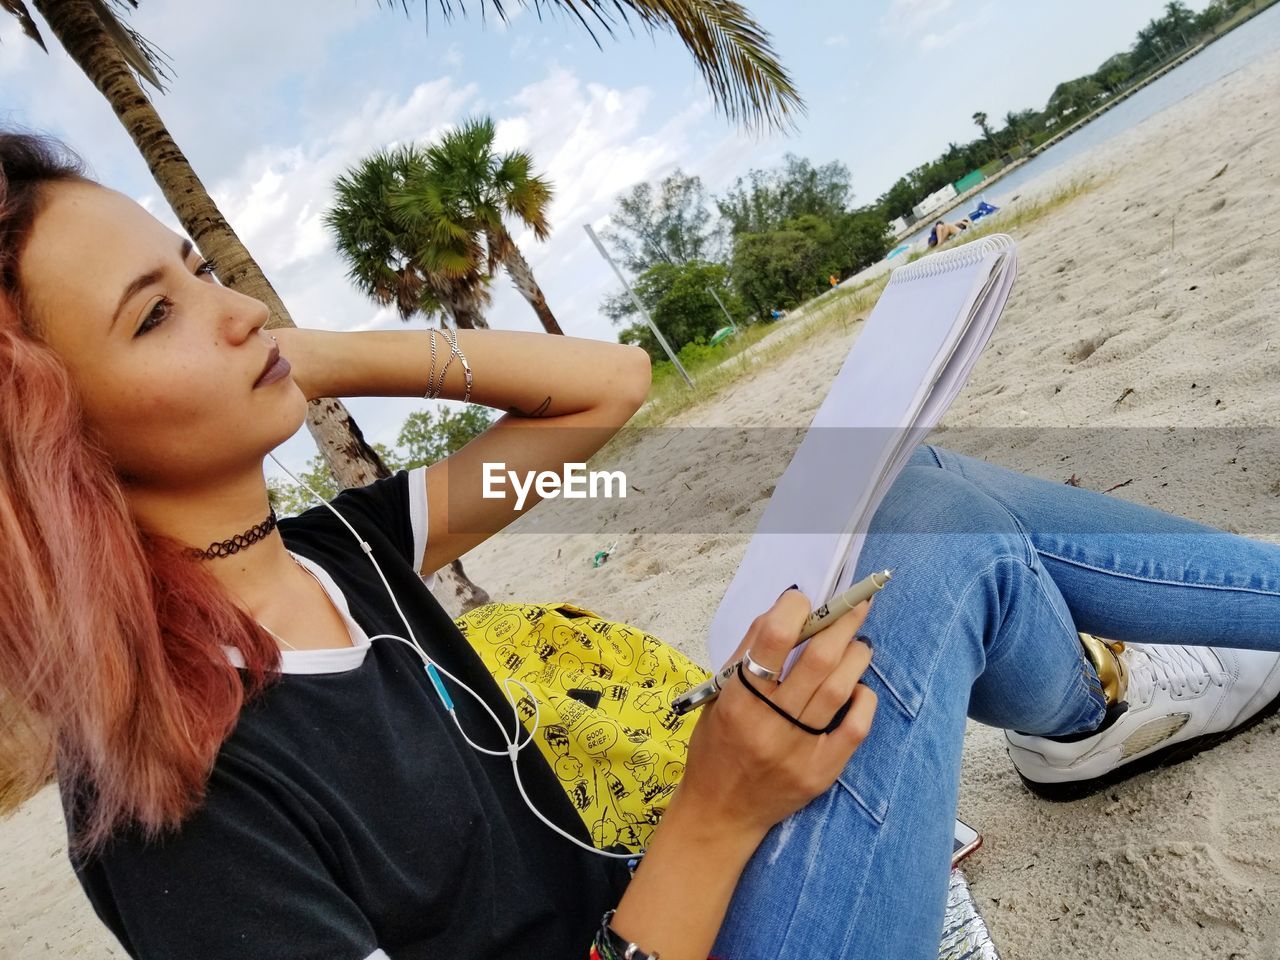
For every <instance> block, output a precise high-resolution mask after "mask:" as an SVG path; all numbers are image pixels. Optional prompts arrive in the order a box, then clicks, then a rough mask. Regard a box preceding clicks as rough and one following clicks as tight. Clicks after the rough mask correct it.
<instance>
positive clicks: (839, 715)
mask: <svg viewBox="0 0 1280 960" xmlns="http://www.w3.org/2000/svg"><path fill="white" fill-rule="evenodd" d="M735 672H736V673H737V674H738V679H739V680H741V681H742V685H743V686H744V687H746V688H747V689H748V690H750V691H751V692H752V693H753V694H755V696H756V697H758V698H759V699H760V701H761V702H762V703H763V704H764V705H765V706H766V707H768V708H769V709H770V710H772V711H773V712H774V713H776V714H777V715H778V716H780V717H782V718H783V719H784V720H786V721H788V722H789V723H792V724H794V725H795V726H797V727H799V728H800V729H801V730H803V731H804V732H805V733H812V734H813V735H814V736H819V735H821V734H824V733H830V732H831V731H832V730H834V729H835V728H836V727H838V726H840V723H841V721H842V720H844V717H845V714H847V713H848V712H849V708H850V707H851V706H853V700H852V698H850V700H849V701H848V702H847V703H844V704H842V705H841V707H840V709H839V710H837V711H836V713H835V716H834V717H832V718H831V722H830V723H828V724H827V725H826V726H825V727H811V726H809V724H807V723H805V722H804V721H803V720H799V719H797V718H796V717H793V716H792V715H791V714H789V713H787V711H785V710H783V709H782V708H781V707H780V706H778V705H777V704H776V703H774V702H773V701H772V700H770V699H769V698H768V697H766V696H765V695H764V694H763V693H761V692H760V691H759V690H757V689H756V688H755V687H753V686H752V685H751V681H750V680H748V679H747V678H746V676H744V675H743V672H742V664H741V663H739V664H738V669H737V670H736V671H735Z"/></svg>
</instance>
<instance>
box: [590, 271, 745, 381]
mask: <svg viewBox="0 0 1280 960" xmlns="http://www.w3.org/2000/svg"><path fill="white" fill-rule="evenodd" d="M634 289H635V292H636V296H637V297H638V298H639V300H640V302H641V303H643V304H644V306H645V309H646V310H648V312H649V316H651V317H652V318H653V322H654V324H655V325H656V326H657V327H658V329H659V330H661V331H662V335H663V336H664V337H666V339H667V342H668V343H669V344H670V345H671V349H673V350H676V351H678V350H680V348H681V347H683V346H684V345H685V344H686V343H694V342H697V341H698V340H700V339H701V340H702V341H704V342H705V340H706V339H707V338H709V337H710V336H711V334H713V333H714V332H715V331H716V330H718V329H719V328H720V327H723V326H724V325H725V323H726V321H725V317H724V313H723V312H722V311H721V310H720V306H719V304H717V303H716V301H715V297H713V296H712V294H711V291H713V290H714V291H715V294H716V296H718V297H719V298H720V300H721V302H723V303H724V306H725V309H726V310H728V311H729V314H730V316H732V317H733V318H734V319H735V320H741V319H742V317H743V316H744V315H745V313H746V310H745V308H744V307H743V305H742V302H741V301H740V300H739V298H738V296H737V293H736V292H735V291H734V289H733V287H732V285H731V284H730V283H729V271H728V268H726V267H725V266H724V264H720V263H709V262H707V261H705V260H691V261H689V262H688V263H655V264H654V265H653V266H651V267H650V268H649V269H647V270H646V271H644V273H642V274H640V275H639V276H638V277H637V278H636V282H635V286H634ZM602 310H603V312H604V313H605V315H606V316H608V317H609V318H610V319H611V320H612V321H613V322H614V323H615V324H620V323H623V322H624V321H627V320H632V319H636V320H637V322H636V323H633V324H631V325H630V326H628V327H626V328H624V329H623V330H622V331H621V333H620V334H619V335H618V339H619V340H620V341H621V342H622V343H633V344H636V345H637V346H641V347H643V348H644V349H645V350H647V351H648V352H649V356H650V357H652V358H653V359H654V360H655V361H657V362H660V361H663V360H666V359H667V355H666V353H665V352H664V351H663V350H662V347H661V346H660V345H659V344H658V341H657V339H656V338H655V337H654V336H653V331H652V330H650V329H649V325H648V324H647V323H645V322H644V321H643V320H642V319H638V314H639V311H638V310H637V308H636V305H635V302H634V301H632V299H631V298H630V297H629V296H627V295H626V294H625V293H624V294H622V295H621V296H617V297H612V298H610V299H608V300H606V301H605V303H604V304H603V305H602Z"/></svg>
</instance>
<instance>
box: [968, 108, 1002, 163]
mask: <svg viewBox="0 0 1280 960" xmlns="http://www.w3.org/2000/svg"><path fill="white" fill-rule="evenodd" d="M973 122H974V123H976V124H977V125H978V129H979V130H981V131H982V135H983V136H984V137H985V138H986V140H987V143H989V144H991V149H992V150H994V151H995V152H996V154H997V155H999V154H1000V152H1001V150H1000V145H999V144H997V143H996V138H995V135H994V134H992V132H991V126H990V124H988V123H987V115H986V114H985V113H983V112H982V111H981V110H979V111H977V112H976V113H975V114H974V115H973Z"/></svg>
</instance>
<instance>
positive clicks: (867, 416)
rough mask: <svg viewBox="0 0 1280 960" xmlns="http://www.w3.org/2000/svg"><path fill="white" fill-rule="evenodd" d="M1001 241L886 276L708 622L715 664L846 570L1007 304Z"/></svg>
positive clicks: (1009, 258) (1009, 256)
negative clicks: (785, 607)
mask: <svg viewBox="0 0 1280 960" xmlns="http://www.w3.org/2000/svg"><path fill="white" fill-rule="evenodd" d="M1014 263H1015V261H1014V257H1013V248H1012V240H1010V239H1009V238H1008V237H1005V236H1003V235H996V236H993V237H987V238H984V239H983V240H979V241H974V242H972V243H969V244H966V245H965V246H963V247H959V248H957V249H955V250H951V251H947V252H945V253H940V254H933V255H931V256H929V257H925V258H923V259H921V260H919V261H917V262H916V263H913V264H909V265H907V266H905V267H900V268H898V269H897V270H895V271H894V273H893V276H892V277H891V279H890V281H889V284H888V285H887V286H886V287H885V290H884V292H883V293H882V294H881V295H880V299H879V301H877V303H876V305H875V308H874V309H873V310H872V311H871V315H870V316H869V317H868V318H867V320H866V324H865V326H864V328H863V330H862V332H861V334H860V335H859V336H858V338H857V339H856V340H855V341H854V344H853V347H852V349H851V350H850V351H849V354H848V356H847V357H846V358H845V361H844V364H843V365H842V366H841V368H840V372H839V373H838V374H837V375H836V378H835V380H834V381H833V382H832V384H831V387H830V389H829V390H828V392H827V396H826V398H825V399H824V400H823V402H822V405H821V406H820V407H819V408H818V411H817V413H815V414H814V417H813V420H812V422H811V423H810V426H809V429H808V432H807V433H806V434H805V436H804V438H803V439H802V440H801V442H800V445H799V446H798V447H797V449H796V453H795V456H794V457H792V459H791V463H790V464H789V465H788V466H787V469H786V470H785V471H784V472H783V475H782V477H781V478H780V479H779V480H778V483H777V485H776V486H775V488H774V492H773V496H772V497H771V498H770V500H769V503H768V505H767V506H766V507H765V511H764V514H763V515H762V516H761V518H760V522H759V524H758V525H757V527H756V532H755V533H754V534H753V535H752V538H751V541H750V543H749V544H748V545H747V550H746V553H745V555H744V556H743V560H742V563H741V565H740V566H739V568H738V570H737V573H736V574H735V575H734V578H733V580H732V582H731V583H730V584H729V587H728V589H727V590H726V591H725V594H724V597H723V599H722V600H721V602H720V606H719V608H718V609H717V610H716V613H715V616H714V617H713V619H712V622H711V629H710V633H709V636H708V647H709V651H710V654H711V660H712V665H713V666H719V665H721V664H723V663H725V662H727V660H728V658H729V657H730V656H731V655H732V653H733V651H734V650H735V649H736V648H737V646H738V644H739V643H740V642H741V641H742V638H743V637H744V636H745V635H746V632H747V628H748V627H749V626H750V625H751V621H752V620H754V619H755V618H756V617H757V616H759V615H760V614H761V613H763V612H764V611H765V610H767V609H768V608H769V607H770V606H772V604H773V602H774V601H775V600H776V599H777V598H778V595H779V594H781V593H782V591H784V590H785V589H787V587H789V586H790V585H791V584H792V583H795V584H798V585H799V587H800V589H801V590H803V591H804V592H805V594H806V595H807V596H808V597H809V601H810V603H812V604H813V606H814V607H817V606H818V605H819V604H821V603H823V602H825V601H826V600H828V599H830V597H831V596H832V594H833V593H834V592H836V588H837V586H839V587H840V588H843V587H847V586H848V585H849V584H848V583H839V581H840V579H841V578H842V577H844V576H847V575H849V574H850V573H851V571H852V562H851V561H852V560H854V559H856V556H857V553H858V551H859V549H860V547H861V533H860V532H861V531H863V530H865V526H866V523H867V522H868V521H869V519H870V517H871V514H872V513H873V512H874V509H875V507H876V506H878V504H879V502H880V499H881V498H882V497H883V495H884V492H885V490H887V488H888V484H889V483H891V482H892V479H893V478H894V477H896V475H897V473H898V471H899V470H900V469H901V466H902V464H903V462H905V459H906V457H907V456H909V454H910V451H911V449H912V448H914V446H915V445H916V443H918V442H919V441H920V440H922V439H923V438H924V436H925V435H926V434H927V433H928V431H929V430H930V429H932V427H933V425H934V424H935V423H936V422H937V420H938V418H939V417H941V415H942V413H943V412H944V411H945V409H946V406H947V405H949V404H950V402H951V400H952V399H953V398H954V396H955V395H956V393H957V392H958V391H959V389H960V387H961V386H963V381H964V379H965V378H967V376H968V373H969V371H970V370H971V369H972V366H973V363H974V362H975V361H976V359H977V356H978V355H979V354H980V353H981V350H982V348H983V346H985V344H986V342H987V339H988V338H989V337H990V333H991V329H992V328H993V327H994V324H995V320H996V318H997V317H998V315H999V311H1000V309H1001V308H1002V307H1003V304H1004V300H1005V298H1007V296H1008V292H1009V286H1010V283H1011V281H1012V274H1013V270H1014Z"/></svg>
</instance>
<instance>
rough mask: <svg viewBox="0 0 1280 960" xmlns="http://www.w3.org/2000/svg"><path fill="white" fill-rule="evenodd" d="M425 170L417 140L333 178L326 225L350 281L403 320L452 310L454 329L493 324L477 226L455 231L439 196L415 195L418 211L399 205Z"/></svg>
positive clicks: (376, 154)
mask: <svg viewBox="0 0 1280 960" xmlns="http://www.w3.org/2000/svg"><path fill="white" fill-rule="evenodd" d="M426 168H427V158H426V154H425V151H424V150H423V149H422V148H421V147H419V146H417V145H416V144H406V145H403V146H399V147H395V148H393V149H390V150H378V151H376V152H375V153H373V154H371V155H369V156H368V157H366V158H365V159H363V160H361V161H360V162H359V163H357V164H356V165H355V166H353V167H351V168H350V169H349V170H347V172H346V173H344V174H342V175H341V176H339V177H338V179H337V180H336V181H335V182H334V202H333V206H331V207H330V208H329V209H328V210H326V211H325V213H324V217H323V219H324V224H325V226H326V227H328V228H329V231H330V234H331V236H332V237H333V240H334V244H335V246H336V247H337V250H338V255H339V256H340V257H341V258H342V259H343V261H344V262H345V263H346V265H347V276H348V278H349V279H350V280H351V282H352V283H353V284H354V285H355V287H356V289H358V290H359V291H360V292H361V293H363V294H365V296H367V297H369V298H370V299H371V300H373V302H374V303H377V304H379V305H381V306H393V307H395V309H396V312H397V313H399V315H400V319H401V320H405V321H408V320H410V319H412V318H413V317H414V316H415V315H418V314H421V315H423V316H425V317H427V318H428V319H430V318H432V317H434V316H437V315H438V314H440V313H446V314H448V315H449V316H450V317H452V319H453V323H454V326H457V327H468V328H472V327H479V328H484V327H487V326H488V325H489V324H488V323H487V322H486V321H485V319H484V307H485V306H486V305H487V304H488V302H489V292H488V289H487V281H488V277H487V276H486V275H485V273H484V270H483V268H482V264H483V263H484V259H485V251H484V247H483V245H482V244H481V242H480V241H479V240H478V239H477V237H476V235H475V231H474V230H470V229H454V226H455V225H454V223H453V220H452V219H451V215H452V213H453V211H452V210H451V209H448V208H446V207H445V204H444V201H443V199H441V198H440V197H429V198H422V197H417V198H416V199H417V202H418V203H419V204H420V205H421V209H420V210H419V211H408V210H406V209H405V208H404V207H403V206H402V205H397V198H398V197H401V196H403V194H404V191H405V189H406V187H407V185H408V184H410V183H421V182H422V181H423V180H424V178H425V175H426Z"/></svg>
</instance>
